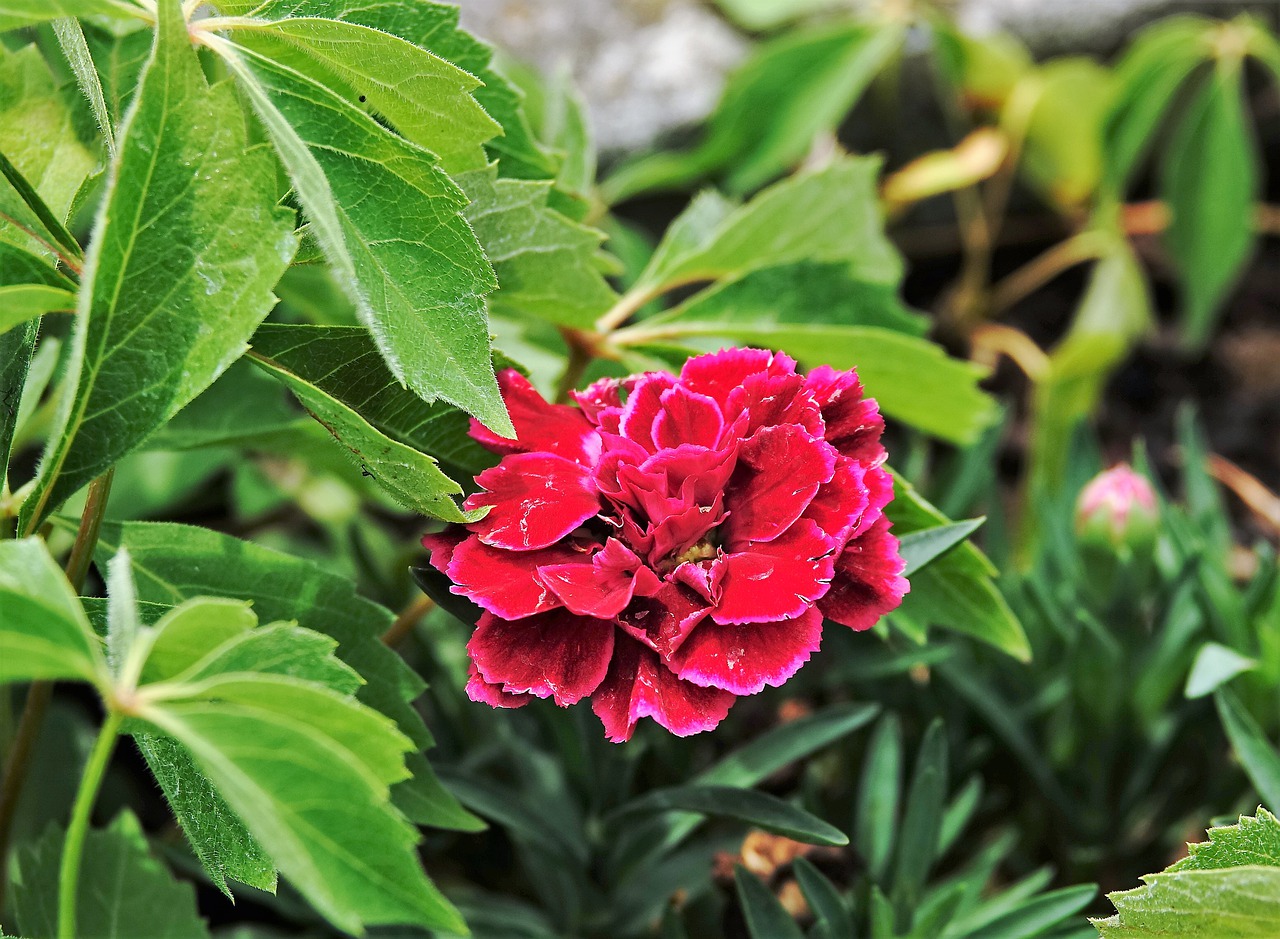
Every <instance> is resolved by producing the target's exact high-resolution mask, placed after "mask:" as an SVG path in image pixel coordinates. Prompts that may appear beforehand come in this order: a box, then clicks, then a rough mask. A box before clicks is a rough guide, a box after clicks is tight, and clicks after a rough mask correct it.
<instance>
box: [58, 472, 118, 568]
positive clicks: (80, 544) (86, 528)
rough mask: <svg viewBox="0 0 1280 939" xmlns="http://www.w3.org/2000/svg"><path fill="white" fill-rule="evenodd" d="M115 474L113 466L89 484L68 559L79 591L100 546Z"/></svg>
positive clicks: (68, 566) (68, 565)
mask: <svg viewBox="0 0 1280 939" xmlns="http://www.w3.org/2000/svg"><path fill="white" fill-rule="evenodd" d="M115 475H116V468H115V467H114V466H113V467H111V469H109V470H107V471H106V472H105V473H103V474H102V475H101V476H99V477H98V478H97V479H95V480H94V481H93V482H91V483H90V484H89V495H88V497H87V498H86V499H85V503H84V512H83V514H81V516H80V528H79V529H78V530H77V531H76V541H75V544H74V545H72V546H71V557H70V558H68V559H67V580H69V581H71V586H72V587H74V588H75V589H76V592H77V593H79V592H80V589H81V588H82V587H84V579H85V576H86V575H87V574H88V573H89V562H90V561H91V560H93V551H94V549H95V548H96V547H97V546H98V532H100V531H101V530H102V518H103V516H104V515H106V513H107V499H108V498H109V497H110V496H111V480H112V479H114V478H115Z"/></svg>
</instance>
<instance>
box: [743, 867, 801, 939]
mask: <svg viewBox="0 0 1280 939" xmlns="http://www.w3.org/2000/svg"><path fill="white" fill-rule="evenodd" d="M733 880H734V883H735V884H736V885H737V888H738V903H739V904H741V906H742V914H743V916H745V917H746V920H747V931H748V932H749V933H750V934H751V939H804V933H802V932H801V931H800V927H799V926H797V925H796V921H795V920H794V919H792V918H791V914H790V913H788V912H787V911H786V909H785V908H784V907H783V905H782V904H781V903H779V902H778V898H777V897H775V896H774V895H773V894H772V893H771V892H770V891H769V888H768V887H766V886H765V885H764V884H762V883H761V882H760V878H759V877H757V876H756V875H755V874H753V873H751V872H750V871H749V870H747V869H746V868H745V867H743V866H742V865H741V864H735V865H734V868H733Z"/></svg>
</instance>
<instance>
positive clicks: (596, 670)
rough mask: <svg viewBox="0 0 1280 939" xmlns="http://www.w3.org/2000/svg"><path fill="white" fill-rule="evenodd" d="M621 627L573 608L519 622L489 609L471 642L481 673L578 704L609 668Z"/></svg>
mask: <svg viewBox="0 0 1280 939" xmlns="http://www.w3.org/2000/svg"><path fill="white" fill-rule="evenodd" d="M616 632H617V627H616V626H614V624H613V623H608V622H605V621H604V620H598V619H591V618H590V617H586V616H575V615H574V614H572V613H570V612H568V611H567V610H552V611H551V612H550V613H539V614H538V615H537V616H530V617H527V618H525V619H522V620H517V621H516V622H510V621H508V620H504V619H499V618H498V617H496V616H494V615H493V614H492V613H485V614H484V615H483V616H481V617H480V622H478V623H477V624H476V631H475V632H474V633H473V634H472V635H471V641H470V642H468V643H467V652H468V654H470V656H471V661H472V662H474V663H475V666H476V669H477V671H479V673H480V677H481V678H483V679H484V680H485V681H486V682H488V683H489V684H493V685H499V686H501V688H502V690H503V691H505V692H508V693H509V694H525V693H527V694H531V695H534V696H535V697H538V698H553V699H554V700H555V702H556V704H559V705H561V706H562V707H563V706H565V705H569V704H573V703H575V702H577V701H580V700H582V699H583V698H585V697H586V696H587V695H589V694H591V692H593V691H595V690H596V688H597V687H598V686H599V685H600V682H602V681H603V680H604V676H605V673H606V672H608V670H609V660H610V658H612V656H613V638H614V633H616Z"/></svg>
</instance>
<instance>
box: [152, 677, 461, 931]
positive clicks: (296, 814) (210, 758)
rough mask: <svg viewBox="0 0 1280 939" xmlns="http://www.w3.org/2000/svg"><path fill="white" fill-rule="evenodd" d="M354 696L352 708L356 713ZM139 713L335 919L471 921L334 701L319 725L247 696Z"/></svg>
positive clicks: (349, 924) (430, 923) (350, 924)
mask: <svg viewBox="0 0 1280 939" xmlns="http://www.w3.org/2000/svg"><path fill="white" fill-rule="evenodd" d="M348 700H350V703H349V704H348V705H347V707H348V709H349V710H348V711H347V712H345V716H347V717H352V718H354V715H355V714H357V713H359V709H358V706H357V705H356V704H355V703H354V700H353V699H348ZM141 716H143V717H144V718H145V719H146V720H148V721H149V722H150V723H151V724H153V725H154V726H156V727H157V728H159V729H160V730H161V731H162V732H164V733H165V734H167V735H169V736H171V737H173V738H175V739H176V740H178V741H179V742H181V743H182V744H183V746H184V747H186V749H187V750H188V751H189V752H190V753H191V755H192V757H193V758H194V759H195V762H196V763H197V765H198V766H199V767H200V769H201V770H202V771H203V773H204V775H205V776H206V777H207V778H208V779H209V781H210V782H212V783H213V785H214V786H215V787H216V788H217V790H218V792H219V793H220V794H221V795H222V797H223V798H224V799H226V801H227V804H228V805H230V806H231V808H232V809H233V810H234V811H235V813H236V814H237V815H238V816H239V817H240V818H241V819H243V820H244V822H245V824H246V826H247V827H248V829H249V830H250V831H251V832H252V833H253V835H254V837H255V839H257V841H258V842H259V843H260V844H261V845H262V846H263V848H264V849H265V850H266V852H267V853H268V854H269V855H270V857H271V858H272V860H274V861H275V863H276V864H277V865H278V866H279V868H280V871H281V873H283V874H284V875H285V876H286V877H288V878H289V880H290V882H291V883H292V884H293V885H294V886H295V887H297V888H298V889H299V890H300V891H301V892H302V894H303V895H304V896H305V897H306V898H307V899H308V900H310V901H311V903H312V904H314V905H315V906H316V908H317V909H318V910H320V912H322V913H323V914H324V915H325V916H326V917H327V918H328V919H329V920H330V921H332V922H333V923H334V924H335V925H337V926H339V927H340V928H342V929H345V930H347V931H350V932H357V933H358V932H362V931H363V927H364V926H365V925H366V924H378V923H413V924H417V925H421V926H424V927H427V928H435V927H439V928H445V929H453V930H460V929H463V928H464V927H463V924H462V920H461V918H460V917H459V916H458V913H457V911H456V910H454V909H453V907H452V906H451V905H450V904H449V902H448V901H447V900H445V899H444V897H443V896H442V895H441V894H440V893H439V891H437V890H436V889H435V887H434V886H432V884H431V882H430V881H429V880H427V878H426V875H425V874H424V873H423V871H422V868H421V866H420V862H419V861H418V859H417V856H416V853H415V852H414V850H413V845H414V842H415V841H416V837H417V835H416V831H415V830H414V829H413V828H411V827H410V826H409V825H408V824H407V823H406V822H405V820H404V819H403V817H402V816H400V815H399V813H398V812H396V811H395V810H394V809H392V807H391V803H390V801H389V795H388V791H387V788H386V786H385V784H382V783H381V782H380V781H379V780H378V778H377V777H376V776H375V775H373V774H372V773H371V772H370V771H369V770H368V769H367V766H366V764H365V763H364V762H363V761H362V760H361V759H360V755H361V753H363V752H365V749H364V748H366V747H369V746H372V745H374V744H375V743H376V742H377V741H375V740H372V739H369V738H367V737H366V739H365V741H364V743H363V744H361V751H360V752H353V751H352V750H349V749H347V748H346V747H344V746H343V745H341V744H340V743H338V742H337V741H336V739H335V734H337V733H340V732H343V733H344V736H345V731H354V729H355V727H356V725H355V724H354V723H349V722H347V721H342V723H341V724H338V723H337V722H338V721H339V720H340V719H341V718H342V717H343V716H344V713H343V712H342V711H340V710H336V709H327V710H326V711H325V713H324V714H323V715H322V716H323V718H324V719H325V721H326V722H327V723H326V725H325V726H324V727H321V725H320V723H319V722H318V721H312V720H311V717H312V715H311V714H309V713H308V712H306V711H302V712H294V713H293V714H284V713H281V712H279V711H277V710H273V709H271V708H270V707H265V706H263V705H262V704H255V703H252V702H248V701H237V702H235V703H232V702H228V701H216V702H215V701H172V702H167V703H165V704H163V705H152V706H150V707H148V708H146V710H145V712H144V714H143V715H141ZM387 728H388V729H387V732H388V733H393V731H391V730H390V725H387ZM362 730H363V732H365V733H366V734H367V733H368V727H367V726H362ZM398 739H403V738H398ZM405 742H406V743H407V741H405Z"/></svg>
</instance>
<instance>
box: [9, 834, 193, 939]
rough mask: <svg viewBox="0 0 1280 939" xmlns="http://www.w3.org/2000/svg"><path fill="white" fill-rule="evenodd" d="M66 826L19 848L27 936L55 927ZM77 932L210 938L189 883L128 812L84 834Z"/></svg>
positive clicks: (116, 937)
mask: <svg viewBox="0 0 1280 939" xmlns="http://www.w3.org/2000/svg"><path fill="white" fill-rule="evenodd" d="M65 837H66V835H65V833H64V832H62V831H61V830H59V829H57V828H50V829H49V831H48V832H47V833H46V834H45V835H44V837H43V838H41V839H40V840H39V841H38V842H36V843H35V844H33V845H31V846H29V847H26V848H24V849H21V850H19V851H18V870H19V873H20V884H19V885H18V886H16V887H15V889H14V891H13V909H14V913H15V915H16V918H17V926H18V929H19V930H20V931H21V933H22V935H24V936H31V937H50V936H55V935H57V934H58V876H59V867H60V865H61V862H62V847H63V841H64V840H65ZM75 922H76V926H77V928H78V929H79V935H81V936H84V937H92V939H138V937H140V936H146V937H147V939H208V936H209V928H208V926H207V925H206V924H205V921H204V920H203V919H201V918H200V915H199V913H198V912H197V910H196V894H195V890H194V889H193V888H192V886H191V884H189V883H184V882H182V881H178V880H175V879H174V877H173V875H172V874H171V873H170V872H169V869H168V868H167V867H165V865H164V864H163V862H161V861H160V860H158V859H157V858H156V857H155V856H153V855H152V853H151V849H150V848H149V847H148V846H147V839H146V837H145V836H144V835H143V833H142V826H141V825H139V824H138V820H137V818H135V817H134V816H133V815H131V814H129V813H128V812H122V813H121V814H120V815H118V816H116V819H115V821H113V822H112V823H111V824H110V825H109V826H108V827H107V828H103V829H99V830H91V831H89V833H88V835H87V836H86V837H85V841H84V853H83V855H82V856H81V860H80V884H79V890H78V892H77V896H76V919H75Z"/></svg>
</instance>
